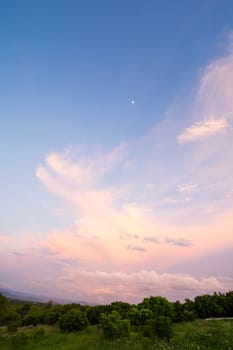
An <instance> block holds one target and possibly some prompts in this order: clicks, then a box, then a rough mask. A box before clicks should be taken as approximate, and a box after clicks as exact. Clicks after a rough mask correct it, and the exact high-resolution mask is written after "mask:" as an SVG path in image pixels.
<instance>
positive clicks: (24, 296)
mask: <svg viewBox="0 0 233 350" xmlns="http://www.w3.org/2000/svg"><path fill="white" fill-rule="evenodd" d="M0 293H1V294H2V295H4V296H5V297H6V298H8V299H13V300H23V301H32V302H40V303H46V302H48V301H50V300H52V301H53V302H54V303H57V304H69V303H78V304H81V305H86V304H88V303H87V302H85V301H77V300H75V301H74V300H70V299H63V298H55V297H51V296H46V295H38V294H31V293H26V292H19V291H15V290H12V289H9V288H4V287H0Z"/></svg>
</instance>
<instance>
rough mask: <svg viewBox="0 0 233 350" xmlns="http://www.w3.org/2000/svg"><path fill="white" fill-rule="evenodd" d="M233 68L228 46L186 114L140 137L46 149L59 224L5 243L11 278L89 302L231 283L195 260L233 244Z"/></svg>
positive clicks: (45, 169)
mask: <svg viewBox="0 0 233 350" xmlns="http://www.w3.org/2000/svg"><path fill="white" fill-rule="evenodd" d="M232 67H233V56H232V52H229V51H228V52H227V53H226V54H225V55H224V57H222V58H221V59H218V60H215V61H213V62H212V63H211V64H210V65H208V67H207V68H206V69H204V70H203V71H202V73H201V77H200V82H199V86H198V88H197V93H196V96H194V99H193V103H192V105H191V106H190V105H189V106H187V108H186V109H185V112H184V114H183V116H182V115H181V113H180V112H181V111H182V110H183V108H181V107H183V105H182V106H181V107H179V108H178V110H176V109H175V108H173V110H169V112H168V113H167V114H166V117H165V118H164V120H163V121H161V122H160V123H159V124H156V125H155V126H154V127H153V128H152V129H151V130H150V131H149V132H148V133H147V134H145V135H143V136H142V137H141V138H140V139H137V140H133V141H130V142H128V143H124V144H120V145H118V146H116V147H115V148H113V149H112V150H106V151H104V150H103V149H101V148H100V147H99V146H98V147H93V149H92V152H86V151H85V150H80V149H79V148H78V149H77V150H75V149H74V148H73V149H69V150H68V151H64V152H57V151H52V152H48V154H47V155H45V158H44V161H42V162H41V164H40V165H39V166H38V168H37V172H36V176H37V179H38V181H39V182H40V184H42V185H43V186H44V187H45V188H46V190H47V192H48V193H49V194H50V195H51V194H52V195H53V196H54V197H55V198H56V201H53V203H55V204H54V206H55V208H51V213H52V215H56V217H55V218H54V222H56V219H57V216H58V217H59V220H58V223H57V224H56V225H54V228H53V229H50V230H48V231H47V232H42V233H38V234H37V235H35V236H33V239H32V238H30V237H31V232H30V233H28V234H27V235H26V234H25V235H24V237H22V235H21V233H20V234H18V231H16V232H15V235H17V234H18V236H19V237H20V241H19V240H17V239H15V241H14V242H12V243H11V248H10V249H9V247H8V244H7V245H4V247H3V244H1V245H0V247H1V254H0V266H4V269H2V270H1V276H2V275H3V276H4V281H5V282H7V281H8V282H9V277H8V276H11V281H13V282H12V283H15V281H17V283H18V285H21V286H27V287H28V288H31V289H33V288H36V290H37V291H38V288H41V289H42V288H48V291H47V292H48V294H49V295H50V292H49V291H51V292H52V294H53V293H61V295H60V296H62V293H63V294H66V295H67V296H68V297H72V298H73V297H76V298H82V299H84V300H88V301H92V302H93V301H94V302H97V301H100V302H101V301H103V302H107V301H112V300H113V299H118V298H119V296H120V297H121V299H125V300H128V301H133V300H137V301H140V299H141V298H143V297H144V296H148V295H155V294H162V295H166V296H168V297H172V298H175V297H176V298H181V297H184V296H187V297H190V296H195V295H196V294H199V293H202V292H209V291H214V290H224V288H225V287H226V282H224V281H226V279H227V278H228V277H229V276H225V277H224V276H222V277H224V278H225V280H224V279H222V278H220V277H218V278H216V277H214V276H215V271H214V268H212V266H210V269H209V270H208V276H212V277H202V276H201V275H200V276H199V277H198V278H197V277H194V275H195V271H194V268H193V265H192V262H193V261H205V257H207V256H210V255H211V254H212V253H213V252H216V251H218V250H220V249H221V250H222V251H224V249H225V248H226V247H229V246H232V245H233V236H232V229H233V226H232V219H231V218H232V216H233V206H232V201H231V200H230V199H231V198H230V196H229V195H228V196H226V194H227V193H228V194H229V193H231V191H232V188H233V178H232V173H233V162H232V159H233V141H232V140H233V132H232V128H231V124H232V116H233V84H232V77H233V74H232V72H233V71H232ZM182 101H186V98H185V96H183V97H182ZM187 125H189V127H187ZM181 130H183V131H181ZM177 135H179V136H178V137H177ZM223 135H224V137H222V136H223ZM177 138H178V141H179V142H177ZM207 139H208V142H194V141H201V140H207ZM187 142H190V143H192V144H190V147H181V146H180V143H187ZM49 203H50V205H51V202H50V201H49ZM57 206H58V207H59V210H57V209H56V207H57ZM67 215H68V216H69V221H67ZM63 220H64V221H63ZM155 235H156V236H155ZM157 236H158V237H157ZM210 237H211V239H210ZM3 241H4V238H2V237H0V242H1V243H2V242H3ZM5 242H6V241H5ZM6 246H7V247H6ZM182 247H183V248H182ZM186 247H187V248H188V249H185V248H186ZM9 252H15V253H16V254H15V253H14V254H9ZM144 252H146V253H145V254H144ZM23 254H24V255H23ZM168 257H169V259H168ZM40 261H41V263H40ZM41 264H42V265H41ZM6 266H7V268H8V270H7V271H8V273H6V270H5V267H6ZM182 266H185V267H186V266H190V270H189V269H188V268H187V270H185V272H186V273H185V274H180V273H179V272H180V271H183V270H182V268H181V267H182ZM41 270H43V271H44V273H43V274H40V272H41ZM198 270H200V269H198ZM168 271H172V273H168ZM13 276H16V277H15V278H14V277H13ZM17 276H18V277H17ZM35 276H36V278H37V279H35ZM51 281H52V282H51ZM227 283H228V285H227V286H229V285H232V286H233V284H232V280H228V282H227ZM68 294H69V295H68Z"/></svg>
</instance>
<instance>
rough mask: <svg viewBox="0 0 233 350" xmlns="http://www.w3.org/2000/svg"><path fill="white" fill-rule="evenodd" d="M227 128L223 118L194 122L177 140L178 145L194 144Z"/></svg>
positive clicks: (227, 125)
mask: <svg viewBox="0 0 233 350" xmlns="http://www.w3.org/2000/svg"><path fill="white" fill-rule="evenodd" d="M229 126H230V125H229V124H228V122H227V120H226V119H224V118H219V119H217V118H211V119H208V120H203V121H199V122H196V123H195V124H193V125H192V126H191V127H189V128H187V129H185V130H184V131H183V132H182V133H181V134H180V135H179V136H178V137H177V139H178V141H179V142H180V143H185V142H194V141H198V140H202V139H206V138H208V137H210V136H214V135H217V134H219V133H223V132H225V131H226V130H227V129H228V128H229Z"/></svg>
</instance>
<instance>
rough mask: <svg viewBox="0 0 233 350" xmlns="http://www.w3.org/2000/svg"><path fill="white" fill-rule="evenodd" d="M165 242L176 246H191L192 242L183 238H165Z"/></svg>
mask: <svg viewBox="0 0 233 350" xmlns="http://www.w3.org/2000/svg"><path fill="white" fill-rule="evenodd" d="M165 242H166V243H168V244H171V245H175V246H178V247H191V246H192V245H193V244H192V242H190V241H189V240H187V239H185V238H169V237H167V238H166V239H165Z"/></svg>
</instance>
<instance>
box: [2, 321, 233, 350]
mask: <svg viewBox="0 0 233 350" xmlns="http://www.w3.org/2000/svg"><path fill="white" fill-rule="evenodd" d="M20 349H22V350H106V349H113V350H127V349H134V350H152V349H156V350H206V349H208V350H233V321H232V320H231V321H224V320H222V321H200V320H198V321H195V322H190V323H180V324H176V325H174V329H173V336H172V338H171V340H170V342H166V341H162V340H160V339H153V340H152V339H149V338H145V337H143V336H142V335H141V334H140V333H133V332H132V334H131V337H130V339H122V340H116V341H108V340H105V339H104V338H103V335H102V332H101V330H100V329H99V328H98V327H94V326H91V327H89V328H87V329H86V330H85V331H83V332H80V333H69V334H62V333H60V332H59V330H58V329H57V328H56V327H37V328H34V329H30V328H21V329H19V330H18V331H17V333H14V334H8V333H7V330H6V329H4V328H1V329H0V350H20Z"/></svg>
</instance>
